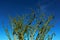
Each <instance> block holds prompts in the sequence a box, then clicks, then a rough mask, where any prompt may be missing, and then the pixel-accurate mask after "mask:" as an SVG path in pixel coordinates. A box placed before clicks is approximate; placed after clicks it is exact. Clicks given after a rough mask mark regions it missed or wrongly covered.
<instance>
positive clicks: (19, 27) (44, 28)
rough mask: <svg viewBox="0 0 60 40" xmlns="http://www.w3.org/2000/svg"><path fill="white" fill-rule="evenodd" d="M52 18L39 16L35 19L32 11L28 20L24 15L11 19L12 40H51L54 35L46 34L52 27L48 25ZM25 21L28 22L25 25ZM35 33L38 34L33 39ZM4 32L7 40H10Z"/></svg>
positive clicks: (6, 30)
mask: <svg viewBox="0 0 60 40" xmlns="http://www.w3.org/2000/svg"><path fill="white" fill-rule="evenodd" d="M53 18H54V17H53V16H49V17H47V18H46V17H45V15H41V16H39V17H38V18H37V16H36V14H35V13H34V11H32V14H31V15H30V16H29V17H28V19H27V16H25V15H24V16H23V17H22V16H21V17H20V16H17V17H16V18H13V19H12V20H11V21H10V22H11V28H12V34H13V36H14V40H52V37H53V36H54V33H52V35H47V34H48V32H49V31H50V29H51V28H52V27H53V25H49V23H50V22H51V20H52V19H53ZM35 19H36V24H35V26H34V27H33V26H32V25H31V24H32V22H33V21H34V20H35ZM25 20H28V21H27V23H25V22H26V21H25ZM4 29H5V28H4ZM36 31H38V34H37V36H36V38H34V36H35V34H36ZM5 32H6V34H7V36H8V38H9V40H11V37H10V35H9V31H8V29H5ZM24 36H25V37H24ZM26 36H27V37H26ZM47 36H48V37H47ZM46 37H47V38H46ZM26 38H27V39H26Z"/></svg>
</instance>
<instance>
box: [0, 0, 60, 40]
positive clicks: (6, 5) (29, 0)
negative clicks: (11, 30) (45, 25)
mask: <svg viewBox="0 0 60 40" xmlns="http://www.w3.org/2000/svg"><path fill="white" fill-rule="evenodd" d="M38 3H39V4H40V7H41V12H44V13H46V14H47V15H49V14H54V16H55V21H57V22H56V24H55V27H54V28H53V29H52V30H53V31H55V32H56V36H55V38H54V39H53V40H60V38H59V37H60V0H0V40H5V39H6V40H7V37H6V35H5V33H4V30H3V29H2V20H4V22H5V25H7V21H8V15H11V16H15V15H16V14H17V13H18V14H19V15H21V14H24V13H30V11H31V10H30V9H29V8H33V9H34V8H36V7H37V4H38ZM3 38H4V39H3Z"/></svg>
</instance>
